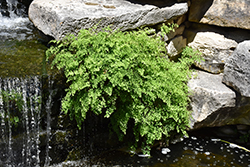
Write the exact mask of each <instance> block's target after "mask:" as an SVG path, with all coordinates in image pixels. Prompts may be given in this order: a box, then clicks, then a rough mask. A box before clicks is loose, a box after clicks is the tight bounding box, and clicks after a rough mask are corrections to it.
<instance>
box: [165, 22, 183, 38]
mask: <svg viewBox="0 0 250 167" xmlns="http://www.w3.org/2000/svg"><path fill="white" fill-rule="evenodd" d="M184 29H185V26H184V25H182V26H180V27H178V28H176V29H175V31H171V32H170V33H168V34H166V35H164V37H163V40H164V41H165V42H168V41H170V40H171V39H173V38H174V37H176V36H179V35H182V34H183V32H184Z"/></svg>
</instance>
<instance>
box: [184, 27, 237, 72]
mask: <svg viewBox="0 0 250 167" xmlns="http://www.w3.org/2000/svg"><path fill="white" fill-rule="evenodd" d="M190 33H195V32H192V31H191V32H190ZM190 33H189V35H190ZM191 36H194V39H193V41H192V42H190V43H189V44H188V46H190V47H192V48H194V49H197V50H199V51H200V52H202V57H203V58H204V61H202V62H200V63H196V66H197V67H199V68H201V69H203V70H205V71H208V72H211V73H215V74H217V73H221V72H223V70H224V64H225V61H226V60H227V58H228V57H229V56H230V55H231V54H232V53H233V49H234V48H236V46H237V42H236V41H234V40H231V39H227V38H225V37H224V36H223V35H220V34H218V33H214V32H197V33H196V34H193V35H191Z"/></svg>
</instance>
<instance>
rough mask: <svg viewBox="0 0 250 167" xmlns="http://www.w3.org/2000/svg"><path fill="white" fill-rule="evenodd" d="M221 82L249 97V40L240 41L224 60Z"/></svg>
mask: <svg viewBox="0 0 250 167" xmlns="http://www.w3.org/2000/svg"><path fill="white" fill-rule="evenodd" d="M223 82H224V83H225V84H227V85H228V86H230V87H232V88H233V89H235V90H236V91H238V92H239V93H240V94H241V96H245V97H250V40H248V41H244V42H242V43H240V44H239V45H238V46H237V48H236V50H235V51H234V53H233V54H232V56H230V57H229V58H228V60H227V61H226V64H225V71H224V77H223Z"/></svg>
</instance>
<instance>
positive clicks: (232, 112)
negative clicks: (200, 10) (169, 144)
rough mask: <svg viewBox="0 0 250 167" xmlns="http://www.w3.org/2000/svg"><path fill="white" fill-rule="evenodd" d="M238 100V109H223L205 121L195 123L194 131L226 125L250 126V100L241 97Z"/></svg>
mask: <svg viewBox="0 0 250 167" xmlns="http://www.w3.org/2000/svg"><path fill="white" fill-rule="evenodd" d="M236 99H237V100H236V101H237V104H236V107H229V108H228V107H227V108H221V109H219V110H218V111H216V112H213V113H212V114H210V115H209V116H208V117H207V118H206V119H204V120H203V121H201V122H195V124H194V126H193V127H192V129H199V128H203V127H219V126H225V125H250V98H245V97H242V96H239V97H237V98H236Z"/></svg>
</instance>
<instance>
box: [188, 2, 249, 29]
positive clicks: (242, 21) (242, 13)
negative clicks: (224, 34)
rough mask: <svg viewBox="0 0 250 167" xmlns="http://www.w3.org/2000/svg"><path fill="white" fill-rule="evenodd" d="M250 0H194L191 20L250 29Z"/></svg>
mask: <svg viewBox="0 0 250 167" xmlns="http://www.w3.org/2000/svg"><path fill="white" fill-rule="evenodd" d="M249 9H250V1H249V0H230V1H229V0H193V1H192V4H191V7H190V12H189V21H193V22H199V23H205V24H211V25H217V26H221V27H237V28H242V29H250V19H249V18H250V12H249Z"/></svg>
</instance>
